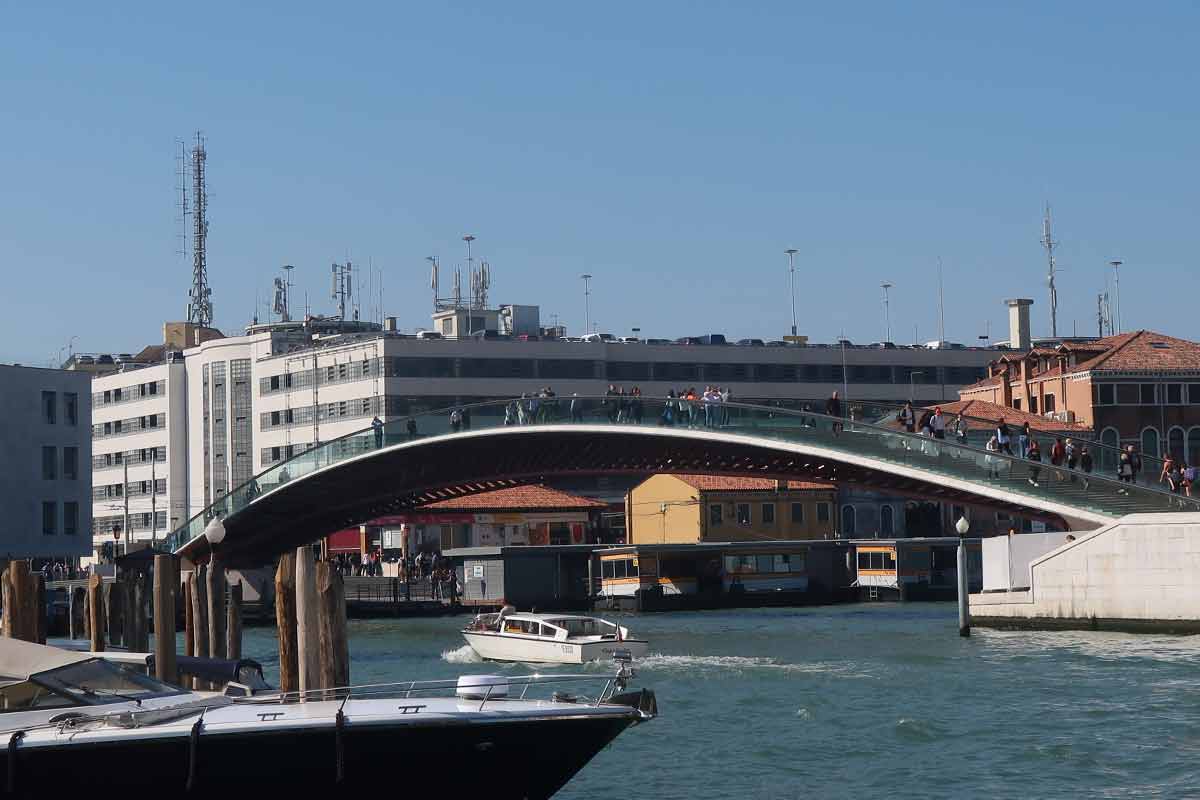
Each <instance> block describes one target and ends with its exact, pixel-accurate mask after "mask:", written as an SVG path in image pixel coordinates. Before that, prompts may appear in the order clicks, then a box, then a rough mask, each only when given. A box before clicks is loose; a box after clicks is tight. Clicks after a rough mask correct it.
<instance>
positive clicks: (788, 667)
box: [634, 653, 868, 677]
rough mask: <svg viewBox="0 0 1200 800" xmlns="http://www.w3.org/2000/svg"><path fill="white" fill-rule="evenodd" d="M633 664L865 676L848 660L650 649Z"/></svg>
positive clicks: (695, 669)
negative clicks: (805, 660)
mask: <svg viewBox="0 0 1200 800" xmlns="http://www.w3.org/2000/svg"><path fill="white" fill-rule="evenodd" d="M634 665H635V666H636V667H638V668H640V669H649V670H655V669H658V670H678V671H703V670H720V671H727V672H742V671H744V670H770V671H778V672H788V673H796V674H813V675H837V676H841V677H868V676H867V675H866V674H864V673H863V672H861V671H860V670H858V669H856V668H854V667H853V666H851V665H848V664H828V663H812V664H789V663H786V662H781V661H778V660H777V659H774V658H768V657H765V656H694V655H686V656H682V655H666V654H664V653H650V654H649V655H647V656H646V657H645V658H642V659H638V660H637V661H636V662H634Z"/></svg>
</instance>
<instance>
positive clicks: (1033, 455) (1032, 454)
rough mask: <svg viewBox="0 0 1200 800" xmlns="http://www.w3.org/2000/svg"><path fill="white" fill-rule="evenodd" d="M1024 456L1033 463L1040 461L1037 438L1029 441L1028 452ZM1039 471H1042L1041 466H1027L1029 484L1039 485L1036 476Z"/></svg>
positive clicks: (1040, 455) (1040, 452)
mask: <svg viewBox="0 0 1200 800" xmlns="http://www.w3.org/2000/svg"><path fill="white" fill-rule="evenodd" d="M1026 457H1027V458H1028V459H1029V460H1030V461H1032V462H1034V463H1035V464H1040V463H1042V448H1041V447H1040V446H1039V445H1038V442H1037V439H1034V440H1033V441H1032V442H1030V443H1029V453H1028V455H1027V456H1026ZM1041 473H1042V468H1041V467H1033V466H1031V467H1030V468H1029V484H1030V485H1031V486H1039V485H1040V484H1039V483H1038V476H1039V475H1041Z"/></svg>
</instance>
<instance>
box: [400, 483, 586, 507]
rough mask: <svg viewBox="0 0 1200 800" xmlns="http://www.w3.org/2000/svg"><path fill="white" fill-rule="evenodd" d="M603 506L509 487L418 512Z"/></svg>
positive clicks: (544, 491) (533, 489) (566, 495)
mask: <svg viewBox="0 0 1200 800" xmlns="http://www.w3.org/2000/svg"><path fill="white" fill-rule="evenodd" d="M607 507H608V506H607V504H605V503H602V502H600V501H599V500H593V499H591V498H590V497H580V496H578V495H574V494H570V493H568V492H563V491H559V490H558V489H551V488H550V487H548V486H513V487H510V488H506V489H495V490H493V491H490V492H479V493H478V494H469V495H465V496H463V497H455V498H452V499H450V500H439V501H437V502H436V503H430V504H428V505H424V506H421V507H420V508H419V509H418V510H419V511H485V510H496V511H501V510H504V511H507V510H513V511H518V510H549V509H560V510H565V509H570V510H576V509H593V508H607Z"/></svg>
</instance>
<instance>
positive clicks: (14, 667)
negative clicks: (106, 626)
mask: <svg viewBox="0 0 1200 800" xmlns="http://www.w3.org/2000/svg"><path fill="white" fill-rule="evenodd" d="M92 658H94V656H93V655H92V654H91V653H78V652H70V651H68V650H62V649H59V648H57V647H47V646H46V645H44V644H33V643H32V642H23V641H21V640H19V639H0V686H7V685H9V684H11V683H20V682H22V681H27V680H29V678H30V677H31V676H33V675H37V674H38V673H39V672H45V671H46V670H51V669H58V668H59V667H65V666H67V665H68V664H75V663H77V662H79V661H88V660H89V659H92Z"/></svg>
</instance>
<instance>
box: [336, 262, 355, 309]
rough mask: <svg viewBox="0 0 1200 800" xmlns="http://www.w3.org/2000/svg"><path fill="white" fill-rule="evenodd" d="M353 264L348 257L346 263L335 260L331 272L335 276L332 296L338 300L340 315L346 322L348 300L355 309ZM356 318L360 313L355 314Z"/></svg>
mask: <svg viewBox="0 0 1200 800" xmlns="http://www.w3.org/2000/svg"><path fill="white" fill-rule="evenodd" d="M352 270H353V266H352V265H351V263H350V261H349V260H348V259H347V261H346V263H345V264H338V263H337V262H334V263H333V265H332V270H331V274H332V276H333V288H332V290H331V291H330V298H331V299H333V300H337V301H338V317H339V318H340V319H341V320H342V321H343V322H344V321H345V320H346V301H347V300H349V301H350V303H351V310H353V303H354V290H353V277H352V276H353V272H352ZM354 318H355V319H358V315H357V314H355V317H354Z"/></svg>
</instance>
